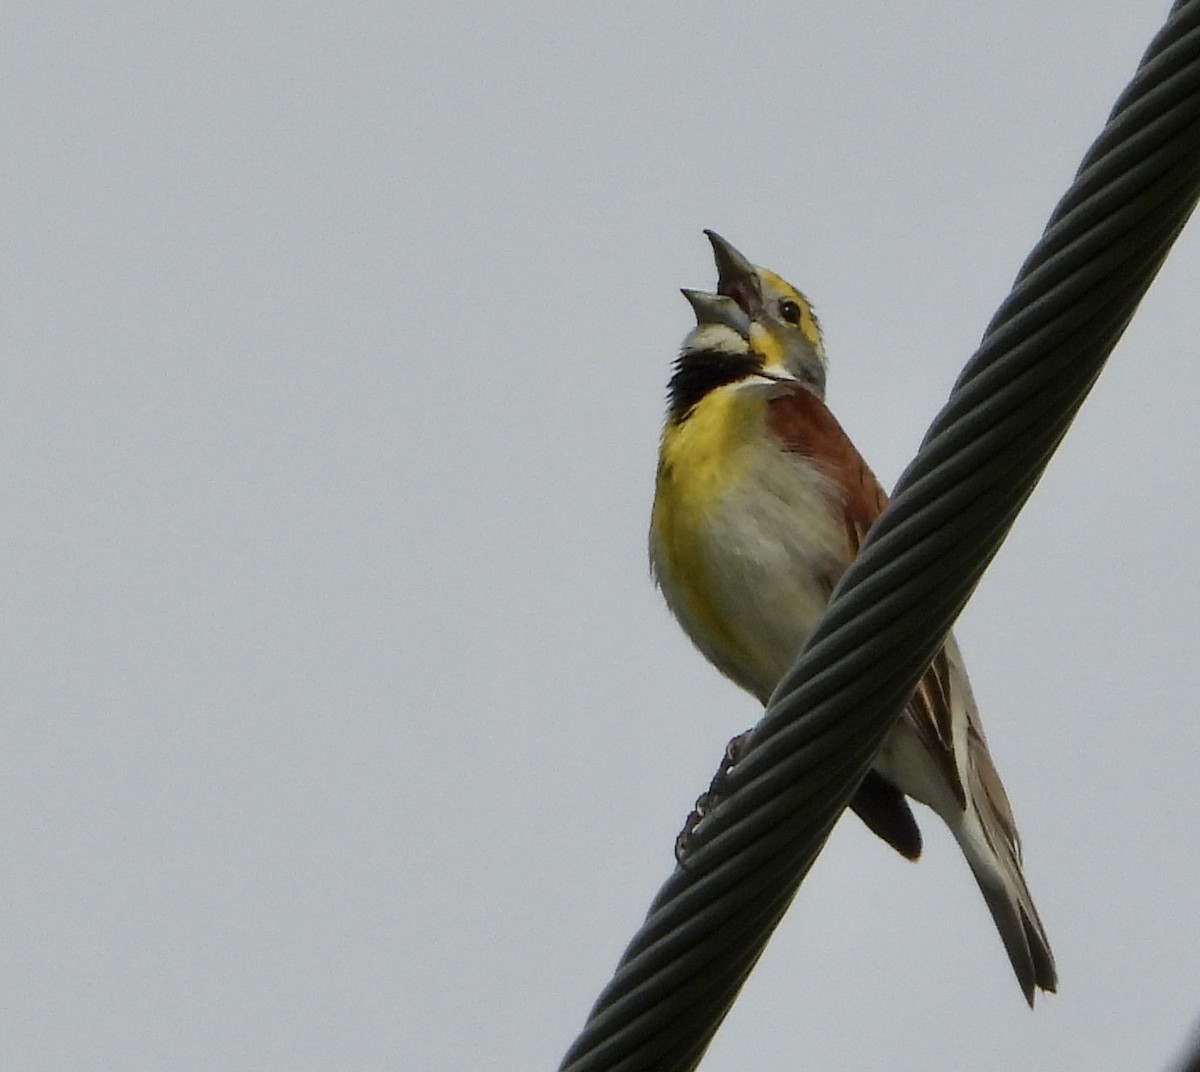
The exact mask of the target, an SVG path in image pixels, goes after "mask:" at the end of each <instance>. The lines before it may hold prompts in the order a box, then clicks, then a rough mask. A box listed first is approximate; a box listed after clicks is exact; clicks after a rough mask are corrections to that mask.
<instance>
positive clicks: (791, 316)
mask: <svg viewBox="0 0 1200 1072" xmlns="http://www.w3.org/2000/svg"><path fill="white" fill-rule="evenodd" d="M779 315H780V316H781V317H783V319H784V320H786V321H787V322H788V323H789V324H799V323H800V306H799V305H797V304H796V303H795V302H794V301H791V300H788V301H781V302H780V303H779Z"/></svg>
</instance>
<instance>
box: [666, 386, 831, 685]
mask: <svg viewBox="0 0 1200 1072" xmlns="http://www.w3.org/2000/svg"><path fill="white" fill-rule="evenodd" d="M772 390H773V389H772V386H771V385H769V384H766V383H763V384H757V385H748V384H746V383H741V384H737V385H731V386H728V387H723V388H719V389H717V390H715V391H712V392H710V393H709V394H708V395H706V396H705V397H704V398H703V399H702V400H701V401H700V402H699V403H698V404H697V406H696V407H695V409H694V410H692V412H691V413H690V414H689V415H688V416H687V418H686V419H684V420H682V421H680V422H678V423H674V422H669V423H668V425H667V427H666V429H665V430H664V432H663V438H662V444H661V448H660V452H659V466H658V480H657V486H656V489H655V497H654V511H653V520H652V526H651V534H650V559H651V566H652V568H653V570H654V574H655V578H656V579H657V581H658V583H659V586H660V587H661V588H662V591H663V595H664V597H665V598H666V601H667V604H668V606H669V607H670V608H671V610H672V612H673V613H674V614H675V617H676V618H678V620H679V623H680V625H682V626H683V629H684V631H685V632H686V633H687V634H688V636H690V637H691V639H692V641H693V642H694V643H695V644H696V646H697V647H698V648H699V649H700V650H701V651H702V652H703V653H704V654H705V656H707V658H708V659H709V661H710V662H712V663H713V664H714V665H715V666H716V667H717V669H718V670H720V671H721V672H722V673H724V674H725V675H726V676H728V677H729V678H731V679H732V680H733V681H735V682H736V683H737V684H739V685H741V686H742V687H743V688H745V689H747V690H748V691H750V692H752V693H753V694H754V695H756V696H757V697H758V698H759V699H760V700H763V701H764V702H765V700H766V698H767V697H768V696H769V695H770V692H771V690H772V689H773V688H774V686H775V684H776V683H777V681H778V679H779V677H780V676H781V675H782V673H783V672H784V670H786V668H787V667H788V666H789V665H790V664H791V661H792V659H793V657H794V656H795V654H796V652H797V651H798V650H799V648H800V646H801V645H802V644H803V642H804V639H805V638H806V637H807V635H808V631H809V630H810V629H811V627H812V624H813V622H814V621H815V620H816V617H817V616H819V614H820V613H821V611H822V609H823V608H824V605H825V602H826V601H827V599H828V589H827V587H826V586H825V584H824V582H823V579H822V578H823V577H824V576H825V575H826V573H825V571H826V569H827V566H828V563H827V561H825V560H826V559H827V558H828V554H829V551H828V549H829V548H830V547H836V546H837V541H838V540H839V539H840V538H841V537H840V534H839V530H838V528H837V515H836V513H835V511H834V510H833V509H832V504H833V502H834V500H835V498H836V496H835V494H834V492H833V490H832V486H831V484H830V482H829V481H828V480H827V479H826V478H825V477H824V476H823V475H822V474H821V473H820V472H818V471H817V470H816V468H815V467H814V466H812V465H811V464H809V463H808V462H807V460H806V459H803V458H799V457H797V456H795V455H788V454H786V453H785V452H784V451H782V450H781V449H780V446H779V444H777V443H776V442H775V441H774V439H773V438H772V437H771V435H770V433H769V432H768V430H767V427H766V422H765V415H766V402H767V399H768V398H769V396H770V394H771V393H772ZM818 566H819V567H820V568H818Z"/></svg>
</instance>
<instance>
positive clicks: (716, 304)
mask: <svg viewBox="0 0 1200 1072" xmlns="http://www.w3.org/2000/svg"><path fill="white" fill-rule="evenodd" d="M681 293H682V294H683V296H684V297H685V298H687V300H688V301H689V302H690V303H691V306H692V311H693V312H695V314H696V323H697V324H701V325H703V324H721V325H723V326H724V327H727V328H731V329H732V330H734V331H736V332H737V333H738V334H739V335H740V336H741V337H742V338H743V339H745V340H746V341H747V342H748V341H749V340H750V318H749V317H748V316H747V315H746V314H745V312H743V311H742V309H741V307H740V306H739V305H738V303H737V302H736V301H734V300H733V298H728V297H726V296H725V295H723V294H710V293H709V292H708V291H706V290H687V289H684V290H683V291H682V292H681Z"/></svg>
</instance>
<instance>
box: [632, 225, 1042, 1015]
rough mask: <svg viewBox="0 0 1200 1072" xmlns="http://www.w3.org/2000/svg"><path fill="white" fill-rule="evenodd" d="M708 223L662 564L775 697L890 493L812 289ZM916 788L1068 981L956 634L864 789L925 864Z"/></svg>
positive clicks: (895, 840)
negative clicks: (713, 266) (854, 417)
mask: <svg viewBox="0 0 1200 1072" xmlns="http://www.w3.org/2000/svg"><path fill="white" fill-rule="evenodd" d="M705 233H706V234H707V235H708V237H709V240H710V241H711V243H712V247H713V252H714V254H715V258H716V262H717V270H718V286H717V293H716V294H709V293H705V292H702V291H687V290H685V291H684V295H685V297H687V299H688V300H689V301H690V302H691V304H692V307H693V309H694V311H695V313H696V319H697V324H696V327H695V329H694V330H692V332H691V333H690V334H689V335H688V336H687V338H686V339H685V340H684V343H683V347H682V350H681V352H680V354H679V357H678V359H677V360H676V362H675V366H674V372H673V374H672V376H671V379H670V384H669V387H668V411H667V418H666V424H665V426H664V429H663V433H662V441H661V445H660V450H659V460H658V477H657V482H656V488H655V496H654V509H653V515H652V521H651V531H650V562H651V570H652V572H653V575H654V578H655V580H656V582H657V584H658V586H659V587H660V589H661V590H662V593H663V596H664V597H665V598H666V601H667V604H668V606H669V607H670V609H671V611H672V613H673V614H674V615H675V617H676V618H677V619H678V621H679V624H680V625H681V626H682V627H683V630H684V632H686V633H687V635H688V636H689V637H690V638H691V639H692V641H693V643H695V645H696V647H698V648H699V649H700V651H701V652H702V653H703V654H704V655H705V656H706V657H707V658H708V660H709V661H710V662H711V663H712V664H713V665H714V666H715V667H716V668H717V669H718V670H720V671H721V673H723V674H725V675H726V676H727V677H728V678H730V679H731V680H732V681H734V682H735V683H736V684H738V685H740V686H741V687H742V688H744V689H745V690H746V691H747V692H750V693H752V694H753V695H754V696H755V697H757V699H758V700H759V701H760V702H761V703H762V704H764V705H765V704H766V703H767V701H768V700H769V698H770V696H771V693H772V692H773V691H774V689H775V686H776V685H777V684H778V683H779V680H780V679H781V678H782V677H783V675H784V673H785V672H786V671H787V670H788V668H789V667H790V666H791V664H792V662H793V661H794V660H795V657H796V655H797V653H798V652H799V651H800V649H801V648H802V647H803V645H804V642H805V640H806V639H807V638H808V635H809V633H810V632H811V631H812V629H813V626H814V625H815V624H816V621H817V619H818V618H819V617H820V615H821V613H822V612H823V611H824V609H825V606H826V604H827V603H828V601H829V596H830V593H831V592H832V590H833V587H834V585H835V584H836V583H837V581H838V579H839V578H840V577H841V575H842V573H843V572H844V571H845V570H846V567H847V566H848V565H849V564H850V562H851V561H852V560H853V559H854V557H855V555H857V553H858V549H859V546H860V544H861V543H862V540H863V537H864V536H865V534H866V532H867V530H868V529H869V528H870V527H871V524H872V523H873V522H874V521H875V519H876V518H877V517H878V516H879V514H880V512H881V511H882V510H883V508H884V506H885V505H886V503H887V495H886V494H885V492H884V491H883V489H882V488H881V487H880V485H879V482H878V481H877V480H876V479H875V476H874V474H873V473H872V472H871V470H870V468H869V467H868V466H867V463H866V462H865V461H863V458H862V455H860V454H859V452H858V450H857V449H856V448H855V446H854V444H853V443H851V442H850V439H849V437H848V436H847V435H846V433H845V431H843V429H842V426H841V425H840V424H839V423H838V422H837V420H836V418H835V417H834V416H833V414H832V413H831V412H830V411H829V409H828V407H827V406H826V405H825V401H824V399H825V375H826V358H825V349H824V346H823V344H822V340H821V331H820V327H819V325H818V324H817V320H816V317H815V316H814V315H813V311H812V307H811V306H810V305H809V303H808V300H807V299H806V298H805V297H804V295H803V294H801V293H800V291H798V290H796V288H795V287H793V286H792V285H791V284H789V283H787V282H785V281H784V280H783V279H781V278H780V277H779V276H777V275H776V274H775V273H774V272H771V271H768V270H767V269H765V268H758V267H755V266H754V265H752V264H751V263H750V262H749V261H748V260H747V259H746V258H745V257H743V256H742V255H741V254H740V253H739V252H738V251H737V250H736V249H734V248H733V246H731V245H730V244H729V243H728V242H726V241H725V240H724V239H723V238H721V237H720V235H717V234H715V233H714V232H712V231H706V232H705ZM909 797H911V798H912V799H914V800H917V801H920V802H921V803H922V804H925V805H927V806H928V807H930V808H931V809H933V811H934V812H936V813H937V814H938V815H939V816H940V817H941V818H942V820H943V821H944V822H945V823H946V825H947V826H948V827H949V828H950V830H951V832H952V833H953V834H954V837H955V839H956V840H957V841H958V844H959V846H960V847H961V849H962V852H963V855H964V856H965V857H966V859H967V863H968V864H969V865H970V867H971V871H972V873H973V874H974V876H975V879H976V881H977V882H978V883H979V888H980V890H982V891H983V896H984V899H985V900H986V901H987V905H988V908H989V909H990V910H991V913H992V917H993V918H994V919H995V922H996V928H997V930H998V931H999V932H1000V938H1001V940H1002V941H1003V943H1004V948H1005V950H1006V951H1007V953H1008V957H1009V959H1010V960H1011V961H1012V966H1013V970H1014V971H1015V972H1016V975H1017V979H1018V981H1019V982H1020V984H1021V989H1022V991H1023V992H1024V994H1025V998H1026V1000H1027V1001H1028V1002H1029V1003H1030V1005H1032V1004H1033V998H1034V992H1035V989H1037V988H1040V989H1042V990H1048V991H1052V990H1054V989H1055V987H1056V984H1057V976H1056V973H1055V967H1054V957H1053V955H1052V954H1051V952H1050V943H1049V941H1048V940H1047V938H1046V932H1045V929H1044V928H1043V926H1042V922H1041V920H1040V919H1039V918H1038V914H1037V910H1036V909H1035V908H1034V905H1033V899H1032V897H1031V896H1030V893H1029V888H1028V886H1026V884H1025V877H1024V875H1023V874H1022V871H1021V847H1020V841H1019V839H1018V836H1017V828H1016V825H1015V823H1014V821H1013V814H1012V808H1011V806H1010V805H1009V802H1008V796H1007V795H1006V793H1005V791H1004V786H1003V785H1002V784H1001V782H1000V777H999V775H998V774H997V772H996V768H995V765H994V764H993V762H992V759H991V756H990V755H989V754H988V749H987V742H986V740H985V739H984V735H983V727H982V725H981V724H980V721H979V712H978V710H977V708H976V704H975V698H974V696H973V695H972V693H971V685H970V682H969V681H968V680H967V673H966V669H965V668H964V666H963V660H962V656H961V655H960V654H959V650H958V645H957V644H956V643H955V640H954V637H953V636H952V635H951V636H948V637H947V639H946V643H945V645H944V647H943V648H942V650H941V651H940V652H939V653H938V655H937V656H936V658H935V659H934V660H933V663H932V665H931V666H930V668H929V670H928V672H927V673H926V674H925V677H924V678H923V679H922V681H921V682H920V684H919V685H918V687H917V689H916V692H915V693H914V695H913V698H912V700H911V701H910V703H909V705H908V707H907V708H906V710H905V711H904V713H903V714H902V715H901V717H900V719H899V720H898V721H897V723H896V725H895V727H894V728H893V729H892V730H891V731H890V732H889V734H888V736H887V737H886V738H885V740H884V743H883V745H882V747H881V748H880V751H879V753H878V754H877V756H876V757H875V761H874V763H873V765H872V768H871V770H870V771H869V772H868V774H867V776H866V778H865V779H864V780H863V782H862V784H861V785H860V786H859V788H858V790H857V792H856V794H855V796H854V797H853V799H852V800H851V802H850V807H851V808H852V809H853V810H854V811H855V812H856V813H857V814H858V816H859V817H860V818H861V819H862V820H863V821H864V822H865V823H866V824H867V826H868V827H869V828H870V829H871V830H872V831H874V832H875V833H876V834H878V835H879V836H880V837H881V838H883V840H884V841H886V842H888V844H890V845H891V846H892V847H893V848H895V849H896V850H897V851H898V852H900V853H901V854H902V855H904V856H906V857H907V858H909V859H910V860H915V859H917V857H918V856H920V853H921V834H920V830H919V829H918V827H917V823H916V819H915V818H914V816H913V813H912V810H911V808H910V807H909V803H908V799H907V798H909Z"/></svg>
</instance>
